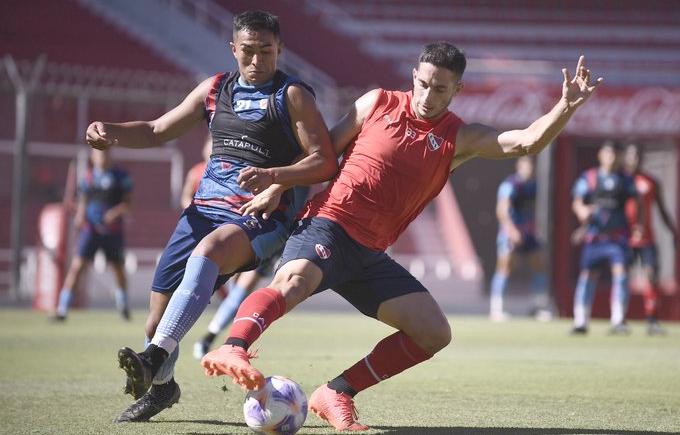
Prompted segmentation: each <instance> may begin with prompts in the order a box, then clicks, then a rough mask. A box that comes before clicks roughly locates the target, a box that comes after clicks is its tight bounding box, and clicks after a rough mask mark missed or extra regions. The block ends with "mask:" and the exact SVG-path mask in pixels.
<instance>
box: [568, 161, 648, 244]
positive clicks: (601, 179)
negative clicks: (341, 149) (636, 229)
mask: <svg viewBox="0 0 680 435" xmlns="http://www.w3.org/2000/svg"><path fill="white" fill-rule="evenodd" d="M573 196H574V197H575V198H580V199H582V200H583V202H585V203H586V204H591V205H593V206H595V211H594V212H593V214H592V216H591V218H590V221H589V222H588V228H587V231H586V242H593V241H598V240H617V241H618V240H627V238H628V235H629V228H628V222H627V220H626V213H625V205H626V201H627V200H628V199H630V198H634V197H636V196H637V190H636V188H635V182H634V181H633V178H632V177H630V176H629V175H627V174H625V173H623V172H612V173H610V174H607V173H604V172H603V171H600V170H598V169H597V168H592V169H588V170H586V171H584V172H583V173H582V174H581V176H580V177H579V178H578V179H577V180H576V183H575V184H574V188H573Z"/></svg>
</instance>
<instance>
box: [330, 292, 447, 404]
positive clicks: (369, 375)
mask: <svg viewBox="0 0 680 435" xmlns="http://www.w3.org/2000/svg"><path fill="white" fill-rule="evenodd" d="M378 320H380V321H381V322H383V323H385V324H387V325H389V326H392V327H393V328H395V329H397V330H398V331H397V332H396V333H394V334H392V335H390V336H389V337H386V338H384V339H383V340H381V341H380V342H379V343H378V344H377V345H376V346H375V348H374V349H373V350H372V351H371V353H369V354H368V355H367V356H366V357H365V358H363V359H361V360H359V361H358V362H357V363H356V364H354V365H353V366H352V367H350V368H349V369H347V370H345V371H344V372H343V373H342V375H341V376H340V377H338V378H336V379H334V380H333V381H331V382H330V383H329V387H330V388H332V389H335V390H336V391H338V392H343V393H346V394H348V395H350V396H354V395H355V394H356V393H358V392H360V391H362V390H365V389H366V388H368V387H371V386H373V385H375V384H377V383H378V382H380V381H382V380H385V379H388V378H390V377H392V376H394V375H396V374H398V373H401V372H402V371H404V370H406V369H408V368H410V367H413V366H414V365H416V364H419V363H421V362H423V361H426V360H427V359H429V358H431V357H432V355H434V354H435V353H437V352H439V351H440V350H441V349H443V348H445V347H446V346H447V345H448V344H449V343H450V342H451V327H450V326H449V322H448V321H447V320H446V316H444V313H442V311H441V308H439V305H438V304H437V302H436V301H435V300H434V299H433V298H432V296H431V295H430V294H429V293H427V292H417V293H409V294H406V295H403V296H399V297H396V298H393V299H389V300H387V301H385V302H383V303H382V304H380V307H379V308H378ZM344 381H346V384H347V385H346V386H345V385H343V383H344ZM346 387H349V388H346Z"/></svg>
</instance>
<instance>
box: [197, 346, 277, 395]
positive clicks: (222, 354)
mask: <svg viewBox="0 0 680 435" xmlns="http://www.w3.org/2000/svg"><path fill="white" fill-rule="evenodd" d="M253 357H254V355H253V354H250V353H248V352H247V351H246V350H245V349H244V348H242V347H239V346H232V345H230V344H225V345H223V346H220V347H219V348H217V349H215V350H213V351H211V352H208V353H207V354H205V356H204V357H203V359H201V366H202V367H203V369H204V370H205V375H206V376H222V375H226V376H231V378H232V379H233V381H234V383H235V384H238V385H240V386H241V388H243V389H245V390H259V389H260V388H262V387H263V386H264V376H263V375H262V373H260V371H259V370H257V369H256V368H255V367H253V366H251V365H250V359H251V358H253Z"/></svg>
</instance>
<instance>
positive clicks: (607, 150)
mask: <svg viewBox="0 0 680 435" xmlns="http://www.w3.org/2000/svg"><path fill="white" fill-rule="evenodd" d="M597 159H598V160H599V162H600V167H601V168H602V169H604V170H607V171H611V170H613V169H614V168H615V167H616V163H617V162H616V160H617V155H616V150H615V149H614V147H611V146H604V147H602V148H600V151H598V153H597Z"/></svg>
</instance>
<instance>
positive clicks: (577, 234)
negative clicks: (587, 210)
mask: <svg viewBox="0 0 680 435" xmlns="http://www.w3.org/2000/svg"><path fill="white" fill-rule="evenodd" d="M587 232H588V225H581V226H579V227H578V228H576V229H575V230H574V232H573V233H571V237H570V241H571V244H572V245H574V246H578V245H580V244H582V243H583V241H584V240H585V239H586V233H587Z"/></svg>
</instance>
